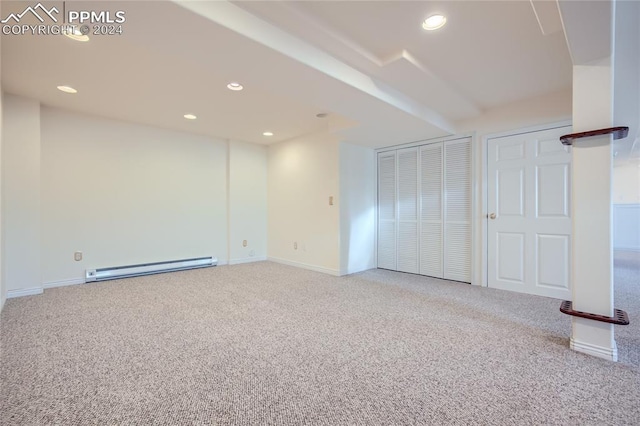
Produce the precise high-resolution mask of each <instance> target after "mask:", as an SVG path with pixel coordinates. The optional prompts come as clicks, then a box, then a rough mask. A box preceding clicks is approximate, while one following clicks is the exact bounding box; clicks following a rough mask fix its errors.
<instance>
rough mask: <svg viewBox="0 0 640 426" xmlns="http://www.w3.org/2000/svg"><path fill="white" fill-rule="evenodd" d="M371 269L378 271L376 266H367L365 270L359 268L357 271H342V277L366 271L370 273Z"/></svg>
mask: <svg viewBox="0 0 640 426" xmlns="http://www.w3.org/2000/svg"><path fill="white" fill-rule="evenodd" d="M371 269H376V267H375V266H367V267H365V268H362V269H361V268H357V269H351V270H349V269H340V276H341V277H342V276H344V275H351V274H358V273H360V272H364V271H369V270H371Z"/></svg>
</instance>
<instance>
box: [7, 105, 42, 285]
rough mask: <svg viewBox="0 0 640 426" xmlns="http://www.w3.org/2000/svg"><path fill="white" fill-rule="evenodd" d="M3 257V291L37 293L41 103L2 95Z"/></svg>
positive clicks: (39, 272)
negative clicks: (4, 288)
mask: <svg viewBox="0 0 640 426" xmlns="http://www.w3.org/2000/svg"><path fill="white" fill-rule="evenodd" d="M2 142H3V146H2V230H3V234H2V263H3V268H2V271H3V279H4V281H5V286H6V289H7V296H8V297H17V296H26V295H30V294H39V293H42V275H41V268H40V257H41V256H40V104H39V103H38V102H37V101H34V100H30V99H26V98H19V97H16V96H11V95H6V96H5V97H4V105H3V128H2Z"/></svg>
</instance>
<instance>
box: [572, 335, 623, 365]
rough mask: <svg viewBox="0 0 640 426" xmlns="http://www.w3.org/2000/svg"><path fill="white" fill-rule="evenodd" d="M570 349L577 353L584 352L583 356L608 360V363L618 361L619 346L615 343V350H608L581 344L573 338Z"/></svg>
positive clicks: (602, 347)
mask: <svg viewBox="0 0 640 426" xmlns="http://www.w3.org/2000/svg"><path fill="white" fill-rule="evenodd" d="M569 347H570V348H571V349H573V350H574V351H576V352H582V353H583V354H587V355H591V356H595V357H598V358H602V359H606V360H607V361H613V362H617V361H618V346H617V345H616V344H615V342H614V343H613V348H607V347H604V346H596V345H592V344H590V343H585V342H580V341H578V340H575V339H574V338H573V337H572V338H571V343H570V344H569Z"/></svg>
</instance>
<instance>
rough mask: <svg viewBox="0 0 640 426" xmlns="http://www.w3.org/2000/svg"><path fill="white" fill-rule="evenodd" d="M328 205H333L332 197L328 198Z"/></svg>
mask: <svg viewBox="0 0 640 426" xmlns="http://www.w3.org/2000/svg"><path fill="white" fill-rule="evenodd" d="M329 205H330V206H332V205H333V195H332V196H330V197H329Z"/></svg>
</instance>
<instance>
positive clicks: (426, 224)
mask: <svg viewBox="0 0 640 426" xmlns="http://www.w3.org/2000/svg"><path fill="white" fill-rule="evenodd" d="M443 159H444V152H443V145H442V143H435V144H431V145H425V146H422V147H420V274H422V275H429V276H432V277H437V278H442V262H443V253H442V244H443V241H442V229H443V223H442V210H443V203H442V198H443V189H444V188H443Z"/></svg>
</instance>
